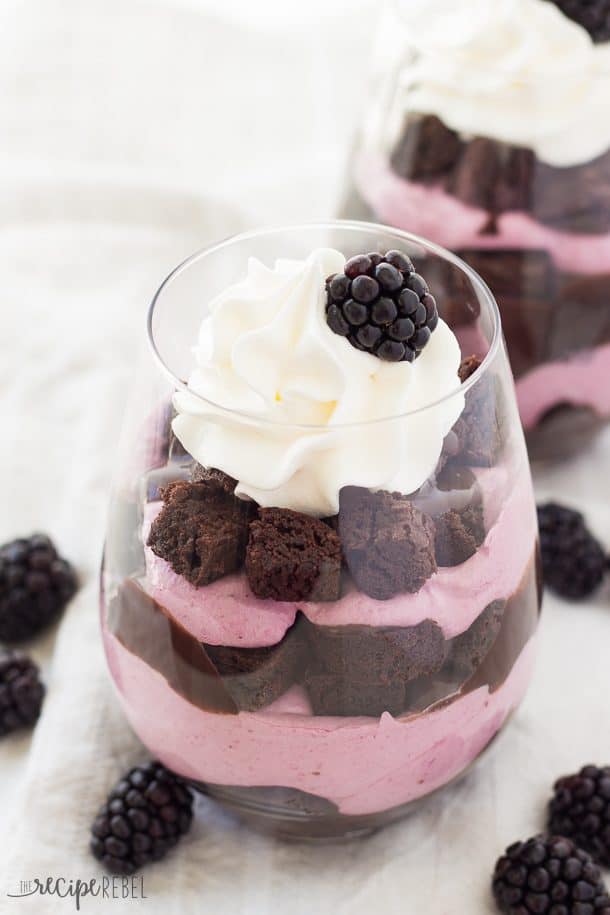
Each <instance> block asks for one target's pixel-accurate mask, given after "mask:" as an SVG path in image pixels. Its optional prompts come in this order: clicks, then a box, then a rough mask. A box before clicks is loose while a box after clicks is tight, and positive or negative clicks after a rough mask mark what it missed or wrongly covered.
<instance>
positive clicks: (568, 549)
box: [538, 502, 606, 600]
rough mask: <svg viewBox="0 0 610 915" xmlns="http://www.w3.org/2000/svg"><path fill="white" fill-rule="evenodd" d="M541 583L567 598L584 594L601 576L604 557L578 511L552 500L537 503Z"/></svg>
mask: <svg viewBox="0 0 610 915" xmlns="http://www.w3.org/2000/svg"><path fill="white" fill-rule="evenodd" d="M538 525H539V528H540V549H541V552H542V567H543V572H544V583H545V585H547V586H548V587H549V588H551V589H552V590H553V591H556V592H557V593H558V594H561V596H562V597H567V598H569V599H571V600H578V599H581V598H584V597H588V595H589V594H592V593H593V591H595V589H596V588H597V587H598V585H599V584H600V583H601V580H602V578H603V577H604V571H605V566H606V557H605V555H604V551H603V550H602V548H601V546H600V545H599V543H598V542H597V540H596V539H595V537H593V535H592V534H591V533H590V531H589V530H588V528H587V526H586V524H585V521H584V518H583V516H582V515H581V514H580V512H577V511H573V509H571V508H566V507H565V506H563V505H558V504H556V503H555V502H549V503H547V504H546V505H539V506H538Z"/></svg>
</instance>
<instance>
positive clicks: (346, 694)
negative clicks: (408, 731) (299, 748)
mask: <svg viewBox="0 0 610 915" xmlns="http://www.w3.org/2000/svg"><path fill="white" fill-rule="evenodd" d="M307 693H308V695H309V701H310V702H311V707H312V709H313V713H314V715H341V716H347V715H366V716H370V717H375V718H377V717H379V716H380V715H382V714H383V713H384V712H389V713H390V715H395V716H397V715H400V714H401V712H403V711H404V709H405V705H406V690H405V684H404V683H400V682H395V683H391V684H383V685H380V684H378V683H368V682H367V681H364V682H361V683H356V682H354V681H353V680H341V679H338V678H337V677H333V676H332V675H330V674H316V675H314V676H312V677H310V679H309V680H308V681H307Z"/></svg>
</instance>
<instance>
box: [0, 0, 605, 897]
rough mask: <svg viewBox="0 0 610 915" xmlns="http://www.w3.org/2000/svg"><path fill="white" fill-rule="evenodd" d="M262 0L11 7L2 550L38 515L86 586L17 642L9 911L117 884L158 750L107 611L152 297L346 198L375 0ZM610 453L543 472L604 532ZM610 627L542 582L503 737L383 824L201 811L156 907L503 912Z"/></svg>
mask: <svg viewBox="0 0 610 915" xmlns="http://www.w3.org/2000/svg"><path fill="white" fill-rule="evenodd" d="M271 5H272V4H270V3H267V4H265V3H264V2H263V0H260V7H261V16H260V17H258V18H257V17H254V16H253V14H252V9H253V8H254V6H255V5H252V4H242V3H240V2H239V0H232V2H230V3H225V4H221V3H213V2H212V0H209V2H204V0H201V2H199V3H198V2H195V0H191V2H170V0H150V2H144V0H89V2H87V3H83V2H82V0H5V2H4V3H3V4H2V5H0V26H1V27H0V86H1V87H2V91H1V92H0V124H1V125H2V142H1V144H0V194H1V199H2V206H1V207H0V264H1V266H2V274H1V275H2V299H1V304H0V340H1V341H2V358H1V360H0V403H1V407H2V411H1V416H2V436H1V437H0V455H1V463H0V472H1V474H2V483H3V486H2V512H1V513H0V542H3V541H5V540H7V539H9V538H11V537H14V536H17V535H19V534H27V533H29V532H30V531H32V530H34V529H45V530H48V531H49V532H50V533H51V534H52V535H53V536H54V537H55V538H56V540H57V543H58V545H59V546H60V548H61V550H62V551H63V552H64V553H65V554H66V555H67V556H68V557H70V558H71V559H72V560H73V561H74V562H75V563H76V565H77V566H78V570H79V574H80V576H81V579H82V582H83V587H82V589H81V591H80V593H79V595H78V597H77V598H76V599H75V600H74V601H73V603H72V604H71V606H70V607H69V609H68V611H67V612H66V614H65V616H64V617H63V619H62V621H61V622H60V624H59V625H58V626H57V627H56V628H55V631H54V632H52V633H51V634H49V635H47V636H46V637H45V638H44V639H42V640H38V641H36V642H35V643H34V644H32V645H31V646H27V648H28V650H31V652H32V654H33V655H34V657H35V658H36V659H37V660H38V661H39V662H40V663H41V664H42V666H43V671H44V678H45V681H46V684H47V690H48V694H47V697H46V701H45V704H44V710H43V714H42V717H41V719H40V721H39V723H38V725H37V727H36V729H35V731H34V733H33V735H31V736H30V735H27V734H26V735H20V736H14V737H10V738H7V739H4V740H3V741H2V743H1V745H0V809H1V810H2V814H1V816H0V911H5V910H8V909H9V908H11V909H12V907H17V906H20V907H21V908H22V909H23V910H24V911H26V912H33V913H36V915H39V913H50V915H55V913H57V915H61V913H65V912H69V911H73V910H74V907H73V906H74V904H73V902H72V901H71V900H65V899H57V898H50V897H46V898H41V897H39V896H34V897H31V898H29V899H22V900H17V899H12V898H9V896H8V895H7V894H8V893H11V892H13V893H15V892H18V891H19V882H20V881H21V880H31V879H33V878H36V877H39V878H46V877H49V876H51V877H65V878H81V879H83V880H84V879H90V878H91V877H94V876H101V873H102V872H101V871H100V870H99V869H98V867H97V865H96V862H94V861H93V859H92V858H91V857H90V855H89V854H88V851H87V840H88V828H89V825H90V821H91V819H92V816H93V815H94V814H95V811H96V809H97V807H98V805H99V804H100V802H101V801H102V800H103V798H104V797H105V795H106V793H107V791H108V789H109V788H110V786H111V785H112V784H113V783H114V782H115V781H116V779H117V778H118V776H119V775H120V774H121V773H122V772H123V771H124V769H125V768H126V767H128V766H129V765H131V764H133V763H135V762H136V761H138V760H141V759H144V758H146V755H147V754H146V752H145V751H144V750H143V748H142V747H141V746H140V745H139V743H138V741H137V740H136V738H135V737H134V736H133V735H132V733H131V732H130V730H129V728H128V726H127V724H126V723H125V721H124V719H123V716H122V714H121V712H120V709H119V707H118V704H117V701H116V697H115V696H114V694H113V690H112V687H111V684H110V681H109V678H108V676H107V673H106V670H105V666H104V660H103V655H102V648H101V641H100V638H99V633H98V609H97V573H98V566H99V561H100V556H101V551H102V543H103V536H104V526H105V512H106V502H107V493H108V487H109V482H110V476H111V473H112V470H113V461H114V455H115V443H116V440H117V436H118V434H119V430H120V425H121V419H122V411H123V406H124V402H125V399H126V397H127V396H128V394H129V389H130V384H131V381H132V378H133V372H134V364H135V363H134V354H135V353H136V352H137V350H138V348H139V345H140V342H141V339H142V338H143V327H144V313H145V308H146V304H147V302H148V300H149V299H150V297H151V294H152V293H153V291H154V289H155V287H156V285H157V284H158V282H159V281H160V280H161V279H162V277H163V275H164V273H165V272H167V270H168V269H170V268H171V266H172V265H173V264H174V263H176V262H177V261H178V260H179V259H181V258H182V257H183V256H185V255H187V254H188V253H190V252H191V251H192V250H194V249H195V248H197V247H199V246H201V245H203V244H205V243H206V242H207V241H210V240H212V239H214V238H217V237H220V236H222V235H226V234H227V233H229V232H231V231H234V230H235V229H238V228H241V227H243V226H245V225H254V224H256V223H268V222H272V221H280V220H284V219H286V220H290V221H295V220H298V219H308V218H315V217H323V216H327V215H329V214H331V213H332V212H333V208H334V204H335V201H336V198H337V189H338V187H339V186H340V183H341V175H342V168H343V164H344V156H345V152H346V149H347V144H348V142H349V135H350V131H351V129H352V126H353V123H354V119H355V116H356V113H357V110H358V107H359V105H360V104H361V101H362V96H361V92H362V89H363V85H364V82H365V78H366V70H365V68H364V67H363V64H362V61H363V58H364V57H365V56H366V48H367V42H368V39H369V34H370V30H371V24H372V22H373V15H374V11H375V9H376V5H375V4H373V3H369V2H367V0H362V2H359V3H357V2H355V0H353V2H351V3H346V2H336V3H334V4H333V3H331V2H328V3H326V4H322V3H315V4H310V5H309V6H308V8H307V9H305V6H304V7H303V8H301V9H300V10H299V11H298V14H297V13H295V18H293V19H292V20H291V18H290V15H289V11H287V9H286V7H287V6H289V5H286V4H281V5H280V4H276V5H275V6H276V7H277V9H275V10H274V12H275V15H271V10H270V7H271ZM242 6H244V7H245V6H247V7H248V9H247V16H246V18H244V16H243V15H242V14H243V9H242ZM309 7H311V9H310V10H309ZM263 11H264V14H263ZM295 23H296V24H295ZM609 459H610V435H606V436H605V437H604V438H603V439H602V440H600V442H599V443H598V444H597V445H596V446H595V448H593V449H592V450H591V451H590V452H589V453H588V454H587V455H586V456H584V457H583V458H581V459H579V460H577V461H575V462H573V463H571V464H569V465H568V464H567V465H563V466H562V467H559V468H556V469H550V470H547V471H545V472H544V473H540V474H539V475H538V487H539V493H540V495H541V496H547V495H549V494H554V495H556V496H558V497H559V498H561V499H562V500H564V501H567V502H570V503H574V504H575V505H577V506H581V507H582V508H583V509H584V510H585V511H586V512H587V514H588V517H589V519H590V522H591V525H592V527H593V528H594V529H595V530H596V532H597V533H598V535H599V536H600V537H601V538H602V539H603V540H604V541H605V542H606V543H607V544H608V543H610V508H609V502H610V500H609V498H608V497H609V495H610V491H609V482H608V473H607V468H608V466H609V463H608V462H609ZM609 632H610V596H609V594H608V590H607V589H606V590H605V591H604V592H603V593H602V594H600V595H598V597H597V599H596V600H595V601H594V602H591V603H590V604H588V605H586V606H577V607H569V606H567V605H564V604H562V603H561V602H560V601H558V600H552V599H550V598H548V597H547V598H546V599H545V612H544V615H543V623H542V631H541V639H540V660H539V664H538V668H537V671H536V676H535V681H534V684H533V688H532V690H531V692H530V693H529V695H528V698H527V700H526V702H525V704H524V705H523V707H522V709H521V710H520V711H519V712H518V714H517V715H516V716H515V719H514V721H513V723H512V725H511V726H510V728H508V729H507V730H506V732H505V733H504V734H503V735H502V736H501V737H500V739H499V740H498V741H496V742H495V743H494V745H493V747H492V748H491V749H490V751H489V753H488V754H487V756H486V758H485V759H484V760H483V761H482V762H481V764H480V765H478V766H477V767H476V768H475V769H474V770H473V771H472V772H471V773H470V774H469V775H468V776H467V778H466V779H465V780H463V781H462V782H461V783H459V784H458V785H457V786H456V787H455V788H452V789H450V790H448V791H446V792H444V793H441V794H439V795H437V796H435V797H434V798H432V799H430V801H429V802H428V803H426V804H425V805H424V806H423V807H422V808H421V810H419V811H418V812H417V813H414V814H413V816H412V817H411V818H409V819H408V820H407V821H405V822H404V823H402V824H398V825H396V826H394V827H392V828H389V829H387V830H385V831H382V832H381V833H379V834H377V835H375V836H373V837H372V838H370V839H367V840H363V841H357V842H354V843H352V844H346V845H340V844H339V845H330V846H323V847H313V846H307V845H301V844H283V843H280V842H275V841H273V840H270V839H266V838H263V837H260V836H258V835H255V834H253V833H251V832H248V831H247V830H245V829H243V828H242V827H240V826H239V825H238V824H237V823H236V822H235V821H234V820H233V819H232V818H231V817H229V816H228V815H226V814H224V813H222V812H221V811H219V810H218V808H216V807H214V806H213V805H212V804H210V803H208V802H205V801H201V802H199V803H198V816H197V820H196V824H195V826H194V828H193V830H192V832H191V833H190V834H189V836H188V837H187V838H186V839H185V840H184V841H183V842H182V844H181V846H180V849H179V850H178V851H176V852H175V853H174V854H173V855H172V856H171V857H169V858H167V859H166V860H165V861H164V862H162V863H160V864H158V865H156V866H154V867H150V868H148V869H147V870H146V871H145V872H144V891H145V893H146V897H147V898H146V899H145V900H144V901H143V902H141V903H139V904H140V905H141V906H142V910H143V911H145V912H150V913H153V915H155V913H159V915H161V913H162V915H173V913H176V915H177V913H191V912H192V913H195V912H197V913H199V912H201V911H204V912H214V911H218V912H222V913H223V915H225V913H226V915H233V913H234V915H258V913H266V912H276V911H277V912H282V913H285V915H301V913H302V915H305V913H307V915H309V913H311V912H319V913H325V912H329V913H330V912H333V913H334V915H344V913H348V912H349V913H350V915H358V913H369V912H370V911H375V910H380V911H384V912H385V913H387V915H392V913H399V912H400V913H401V915H405V913H413V915H416V913H417V915H421V913H426V915H427V913H430V915H456V913H462V912H468V913H469V915H478V913H491V912H492V911H493V907H492V905H491V901H490V898H489V889H488V882H489V873H490V870H491V867H492V865H493V862H494V860H495V857H496V855H497V854H498V853H499V852H500V851H501V850H502V848H503V847H504V846H505V845H506V844H507V843H508V842H510V841H511V840H513V839H515V838H518V837H522V836H525V835H528V834H530V833H532V832H535V831H537V830H539V829H540V828H541V827H542V825H543V820H544V803H545V801H546V798H547V795H548V792H549V789H550V785H551V782H552V780H553V779H554V778H555V777H556V776H557V775H559V774H561V773H563V772H564V771H570V770H571V769H573V768H575V767H577V766H579V765H580V764H582V763H584V762H586V761H589V760H593V761H597V762H600V763H606V762H608V761H610V730H609V729H608V727H607V726H606V723H605V717H606V700H605V697H606V696H607V694H608V690H609V688H610V665H608V663H607V651H608V649H607V645H608V633H609ZM135 905H138V903H137V902H136V901H131V900H130V901H121V900H107V901H100V900H98V901H93V900H85V901H84V902H83V906H82V911H84V912H87V913H97V912H108V913H117V915H119V913H123V912H124V913H129V912H132V911H134V908H133V907H134V906H135Z"/></svg>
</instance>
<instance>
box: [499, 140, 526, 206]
mask: <svg viewBox="0 0 610 915" xmlns="http://www.w3.org/2000/svg"><path fill="white" fill-rule="evenodd" d="M535 166H536V155H535V153H534V152H533V150H531V149H526V148H523V147H519V146H511V147H508V149H507V150H506V152H505V157H504V162H503V165H502V170H501V173H500V178H499V181H498V184H497V185H496V188H495V192H494V197H493V209H494V210H495V212H497V213H505V212H507V211H509V210H513V211H514V210H529V208H530V205H531V200H532V192H533V183H534V169H535Z"/></svg>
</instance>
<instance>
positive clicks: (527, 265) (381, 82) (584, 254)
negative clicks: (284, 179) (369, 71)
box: [341, 0, 610, 460]
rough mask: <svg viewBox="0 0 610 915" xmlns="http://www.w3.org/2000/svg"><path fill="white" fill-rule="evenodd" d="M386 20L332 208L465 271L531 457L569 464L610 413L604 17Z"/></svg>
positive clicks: (463, 14)
mask: <svg viewBox="0 0 610 915" xmlns="http://www.w3.org/2000/svg"><path fill="white" fill-rule="evenodd" d="M579 6H580V7H582V14H579V13H578V8H579ZM564 9H565V10H568V13H567V14H565V13H564V12H563V10H564ZM570 15H573V16H574V17H575V19H576V21H573V19H571V18H568V17H569V16H570ZM388 17H389V18H388V20H387V21H385V23H384V26H383V27H382V29H381V32H380V35H379V54H378V56H377V58H376V64H375V66H374V73H373V78H372V80H371V89H370V96H369V98H368V99H367V102H366V105H365V108H364V111H363V118H362V125H361V128H360V129H359V131H358V136H357V139H356V143H355V148H354V154H353V158H352V162H351V167H350V169H349V179H348V188H347V191H346V195H345V199H344V203H343V205H342V207H341V215H342V216H346V217H349V218H359V219H373V220H375V221H380V222H384V223H387V224H389V225H394V226H397V227H398V228H401V229H404V230H406V231H411V232H416V233H418V234H421V235H425V236H426V237H428V238H431V239H432V240H433V241H435V242H438V243H439V244H441V245H445V246H446V247H448V248H450V249H451V250H453V251H455V252H456V253H458V254H459V255H460V256H461V257H463V258H464V259H465V260H466V261H468V263H469V264H470V265H471V266H472V267H474V269H475V270H476V271H477V272H478V273H479V274H480V275H481V276H482V277H483V279H484V280H485V281H486V282H487V284H488V285H489V286H490V288H491V289H492V291H493V293H494V295H495V297H496V299H497V301H498V305H499V307H500V312H501V314H502V323H503V328H504V335H505V338H506V343H507V347H508V353H509V357H510V360H511V365H512V370H513V373H514V376H515V381H516V389H517V400H518V404H519V409H520V414H521V419H522V422H523V425H524V429H525V434H526V440H527V444H528V448H529V452H530V457H531V458H535V459H542V460H553V459H556V458H558V457H565V456H569V455H571V454H572V453H576V452H578V451H580V450H582V449H583V447H585V446H586V445H587V444H589V443H590V442H591V440H592V439H593V438H594V437H595V436H596V435H597V433H598V432H599V431H600V430H602V429H603V428H605V426H606V424H607V422H608V420H609V419H610V386H609V385H608V383H607V380H608V377H609V376H610V122H609V120H608V117H607V98H608V93H609V92H610V41H609V40H608V29H607V23H606V24H605V27H603V26H604V24H603V23H602V22H601V19H602V16H601V11H597V10H595V11H591V9H590V7H589V6H588V5H586V4H580V5H579V4H567V3H563V2H560V0H554V2H547V0H544V2H543V0H517V2H512V0H511V2H510V3H509V2H507V0H498V2H497V3H481V2H479V0H464V2H463V3H461V4H458V5H455V4H448V3H446V2H445V0H432V2H430V3H429V2H428V0H425V2H424V0H408V2H402V0H395V4H394V9H393V10H391V11H390V12H389V13H388ZM579 17H580V18H579ZM597 19H599V20H600V21H599V22H598V21H597ZM587 29H588V30H589V32H590V34H588V32H587ZM414 36H415V41H413V37H414ZM572 68H573V69H572ZM558 85H561V86H569V87H570V88H569V91H567V92H566V93H564V94H560V95H561V99H560V98H559V96H558V95H557V92H556V88H557V86H558Z"/></svg>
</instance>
